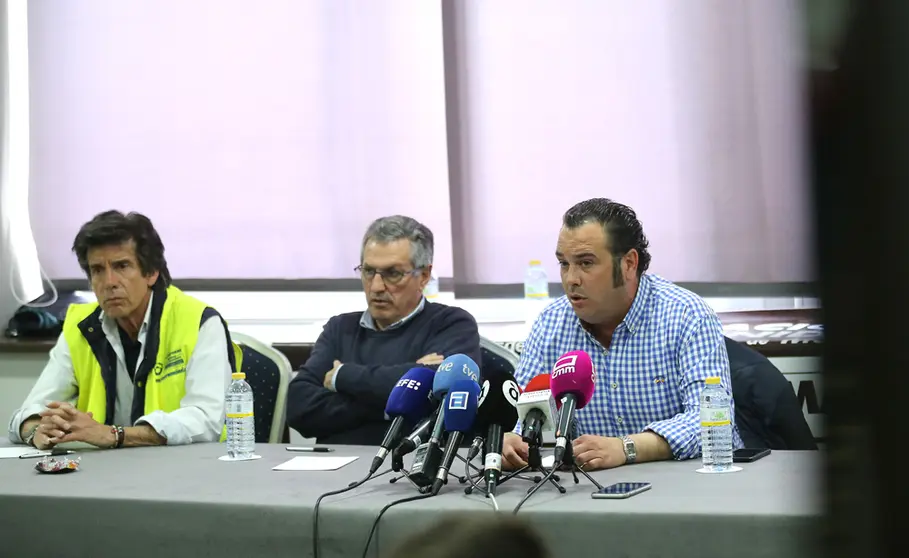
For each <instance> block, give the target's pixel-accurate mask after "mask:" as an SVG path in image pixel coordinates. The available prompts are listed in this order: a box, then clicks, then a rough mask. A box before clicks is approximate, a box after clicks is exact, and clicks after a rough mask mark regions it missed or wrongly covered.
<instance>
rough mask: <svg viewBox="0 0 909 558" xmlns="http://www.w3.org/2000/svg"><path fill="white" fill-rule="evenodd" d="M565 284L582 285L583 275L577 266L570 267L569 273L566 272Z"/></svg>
mask: <svg viewBox="0 0 909 558" xmlns="http://www.w3.org/2000/svg"><path fill="white" fill-rule="evenodd" d="M565 283H567V284H569V285H580V284H581V273H580V270H579V269H578V266H576V265H570V266H568V271H566V272H565Z"/></svg>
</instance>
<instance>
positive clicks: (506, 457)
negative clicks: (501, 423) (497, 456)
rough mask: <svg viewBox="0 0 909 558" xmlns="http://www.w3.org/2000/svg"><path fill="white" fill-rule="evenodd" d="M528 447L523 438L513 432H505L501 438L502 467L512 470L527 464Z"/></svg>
mask: <svg viewBox="0 0 909 558" xmlns="http://www.w3.org/2000/svg"><path fill="white" fill-rule="evenodd" d="M528 456H529V449H528V447H527V444H526V443H525V442H524V440H522V439H521V437H520V436H518V435H517V434H515V433H514V432H506V433H505V437H504V439H503V440H502V467H503V468H504V469H505V470H508V471H513V470H515V469H520V468H521V467H524V466H525V465H527V457H528Z"/></svg>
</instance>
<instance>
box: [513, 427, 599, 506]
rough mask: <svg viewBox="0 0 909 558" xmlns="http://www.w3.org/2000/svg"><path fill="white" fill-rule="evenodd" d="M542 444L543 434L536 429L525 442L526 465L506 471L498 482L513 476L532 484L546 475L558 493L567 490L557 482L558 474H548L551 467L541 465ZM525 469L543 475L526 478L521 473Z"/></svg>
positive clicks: (554, 465)
mask: <svg viewBox="0 0 909 558" xmlns="http://www.w3.org/2000/svg"><path fill="white" fill-rule="evenodd" d="M542 446H543V434H542V432H540V431H537V433H536V434H535V435H534V437H533V438H532V439H531V440H530V443H528V444H527V465H525V466H523V467H521V468H520V469H518V470H517V471H514V472H511V473H508V474H507V475H505V476H503V477H502V478H501V479H499V484H502V483H503V482H505V481H507V480H509V479H512V478H515V477H517V478H520V479H523V480H529V481H532V482H533V483H534V484H537V483H539V482H541V481H542V480H543V479H544V478H546V477H547V476H548V477H549V478H548V479H547V480H548V481H549V482H550V483H552V485H553V486H555V487H556V489H557V490H558V491H559V493H560V494H565V493H566V492H567V490H566V489H565V487H564V486H562V485H561V484H559V481H560V480H561V479H560V478H559V476H558V475H556V474H552V475H550V474H549V473H550V472H551V469H546V468H545V467H543V457H542V456H541V455H540V448H541V447H542ZM552 466H553V468H556V467H557V466H556V464H555V463H553V464H552ZM525 471H531V472H534V473H542V474H543V477H539V476H537V477H533V478H528V477H526V476H524V475H522V473H524V472H525ZM582 472H583V471H582ZM585 474H586V473H585ZM530 490H533V487H531V488H530Z"/></svg>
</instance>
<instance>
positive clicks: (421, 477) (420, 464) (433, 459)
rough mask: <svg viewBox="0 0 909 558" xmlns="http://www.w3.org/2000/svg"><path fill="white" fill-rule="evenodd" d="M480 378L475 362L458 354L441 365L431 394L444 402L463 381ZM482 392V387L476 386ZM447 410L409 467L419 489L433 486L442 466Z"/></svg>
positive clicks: (419, 447)
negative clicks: (458, 383)
mask: <svg viewBox="0 0 909 558" xmlns="http://www.w3.org/2000/svg"><path fill="white" fill-rule="evenodd" d="M479 377H480V368H479V367H478V366H477V363H476V362H474V361H473V359H472V358H470V357H468V356H467V355H462V354H455V355H451V356H450V357H448V358H446V359H445V360H443V361H442V364H440V365H439V369H438V370H437V371H436V374H435V377H434V378H433V381H432V393H433V396H435V398H436V399H437V400H439V399H444V398H445V396H446V395H447V394H448V392H449V391H450V390H451V387H452V386H453V385H455V384H456V383H457V382H458V381H460V380H468V381H471V382H473V383H474V384H476V383H477V379H478V378H479ZM477 388H478V389H479V384H478V385H477ZM444 416H445V408H444V406H443V407H442V408H440V410H439V415H438V417H436V422H435V425H434V426H433V430H432V437H430V439H429V441H428V442H424V443H423V444H420V445H419V446H417V450H416V452H415V453H414V457H413V463H412V464H411V467H410V475H409V478H410V480H412V481H413V482H414V483H415V484H416V485H417V486H421V487H425V486H429V485H431V484H432V479H433V477H435V474H436V471H437V470H438V468H439V463H440V462H441V461H442V448H441V442H442V436H443V426H444Z"/></svg>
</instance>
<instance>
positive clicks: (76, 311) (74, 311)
mask: <svg viewBox="0 0 909 558" xmlns="http://www.w3.org/2000/svg"><path fill="white" fill-rule="evenodd" d="M206 308H207V306H206V305H205V304H204V303H203V302H201V301H199V300H197V299H195V298H193V297H191V296H188V295H186V294H184V293H183V292H182V291H180V289H178V288H176V287H174V286H170V287H168V288H167V295H166V299H165V301H164V306H163V308H162V310H161V317H160V321H159V326H158V332H159V341H158V351H157V354H156V356H155V361H154V362H155V364H154V367H153V368H152V370H151V371H150V372H149V374H148V377H147V378H146V380H145V385H144V389H145V402H144V414H149V413H151V412H153V411H164V412H171V411H174V410H176V409H178V408H180V401H181V400H182V399H183V396H184V395H185V394H186V364H187V363H188V362H189V359H190V358H191V357H192V353H193V349H194V348H195V346H196V341H197V340H198V337H199V327H200V322H201V320H202V313H203V312H204V311H205V309H206ZM97 309H98V304H97V303H89V304H73V305H71V306H70V307H69V309H68V310H67V313H66V320H65V321H64V323H63V335H64V338H65V339H66V343H67V345H68V346H69V350H70V354H71V355H72V362H73V371H74V375H75V380H76V386H77V389H78V399H77V401H76V407H77V408H78V409H79V410H81V411H85V412H91V413H92V415H93V416H94V418H95V420H97V421H98V422H101V423H104V422H105V421H106V419H107V403H106V402H107V388H106V385H105V382H104V378H103V376H102V373H101V365H100V363H99V362H98V359H97V358H96V357H95V354H94V352H93V351H92V348H91V345H90V344H89V342H88V340H87V339H86V338H85V336H84V335H83V333H82V330H81V329H80V324H81V323H82V322H83V321H84V320H86V319H88V318H90V317H91V316H92V314H93V313H94V312H95V311H96V310H97ZM210 319H212V318H210ZM88 327H89V330H88V331H89V332H91V331H92V328H94V327H100V323H98V324H96V325H88ZM233 351H234V355H235V357H236V366H237V369H239V368H240V364H241V360H240V355H241V354H242V353H241V352H240V349H239V347H237V345H236V344H233ZM145 358H148V355H145ZM137 385H138V386H139V387H140V388H141V387H143V386H142V385H139V384H138V383H137ZM224 433H225V431H224V430H223V429H222V439H223V438H224Z"/></svg>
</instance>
